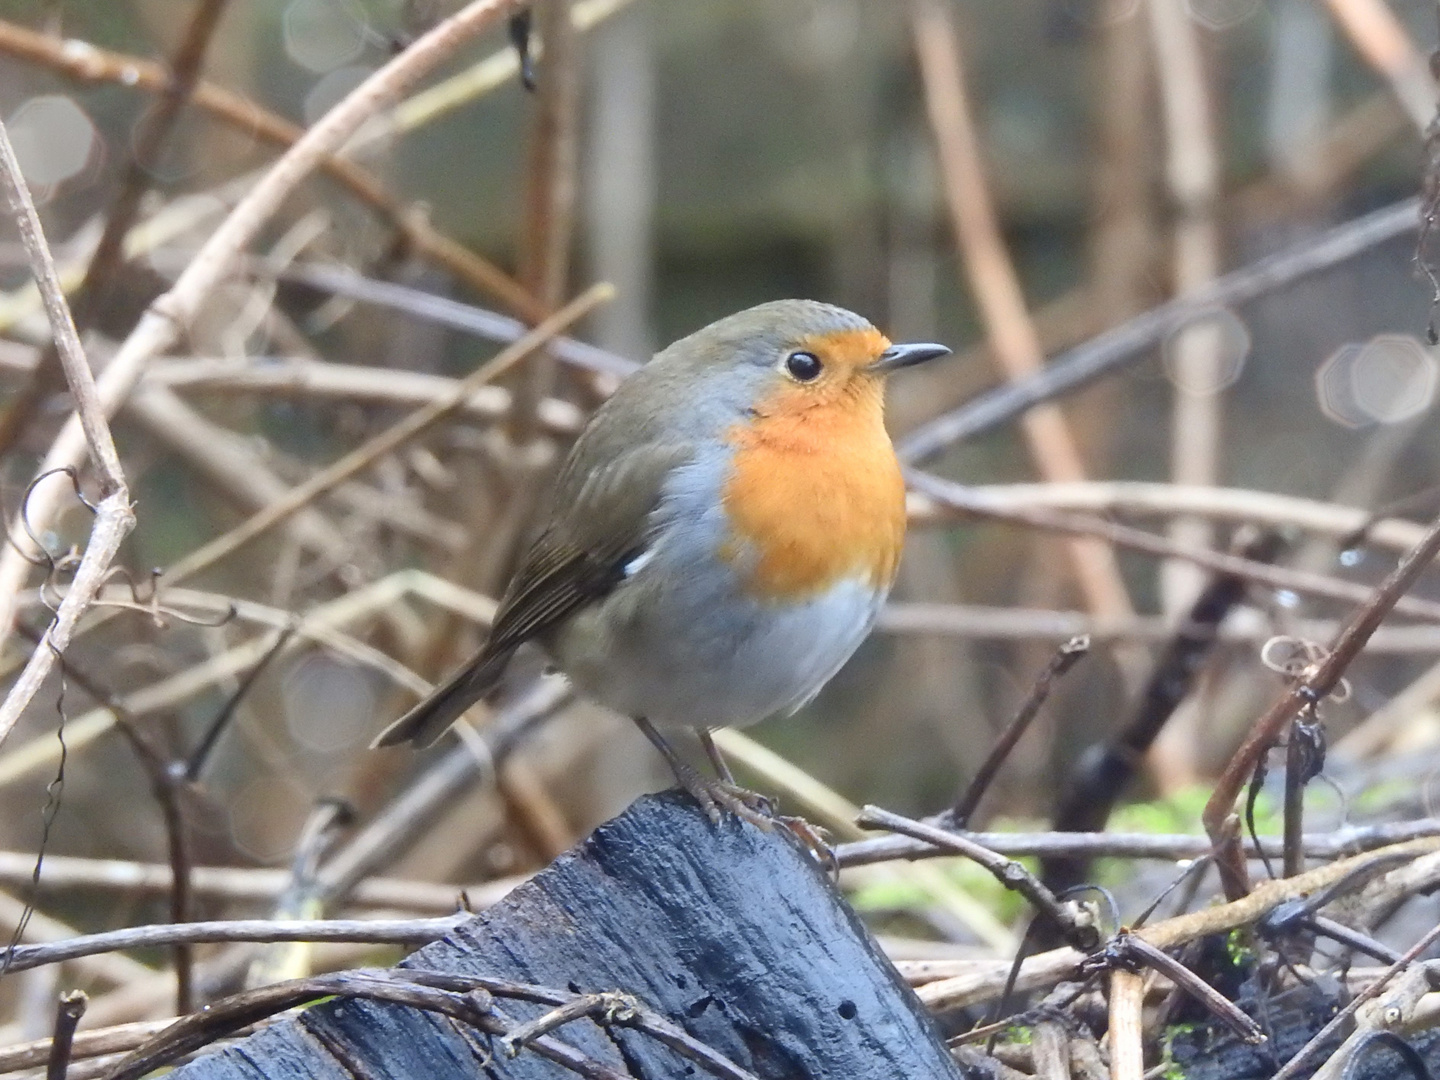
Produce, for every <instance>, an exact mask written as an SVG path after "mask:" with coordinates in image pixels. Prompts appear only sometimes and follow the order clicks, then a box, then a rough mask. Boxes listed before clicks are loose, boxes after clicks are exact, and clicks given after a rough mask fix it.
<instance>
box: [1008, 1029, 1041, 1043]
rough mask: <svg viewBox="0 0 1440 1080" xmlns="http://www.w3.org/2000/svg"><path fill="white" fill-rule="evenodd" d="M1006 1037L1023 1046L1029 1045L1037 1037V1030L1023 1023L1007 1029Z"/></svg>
mask: <svg viewBox="0 0 1440 1080" xmlns="http://www.w3.org/2000/svg"><path fill="white" fill-rule="evenodd" d="M1005 1038H1007V1039H1009V1040H1010V1041H1011V1042H1013V1043H1019V1044H1020V1045H1021V1046H1029V1045H1030V1043H1031V1042H1033V1041H1034V1039H1035V1032H1034V1031H1032V1030H1031V1029H1030V1028H1028V1027H1025V1026H1024V1025H1021V1024H1016V1025H1015V1026H1014V1027H1010V1028H1006V1029H1005Z"/></svg>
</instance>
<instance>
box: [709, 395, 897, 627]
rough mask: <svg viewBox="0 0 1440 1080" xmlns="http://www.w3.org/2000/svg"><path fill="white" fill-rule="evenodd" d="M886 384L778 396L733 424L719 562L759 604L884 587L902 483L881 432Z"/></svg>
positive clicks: (893, 554) (891, 570)
mask: <svg viewBox="0 0 1440 1080" xmlns="http://www.w3.org/2000/svg"><path fill="white" fill-rule="evenodd" d="M882 394H883V388H882V384H881V383H880V381H879V380H878V379H876V380H871V379H864V380H863V381H859V380H857V382H856V383H855V384H852V386H849V387H846V388H845V392H844V393H843V394H841V395H838V396H836V397H835V398H833V399H831V400H828V401H823V402H820V403H817V402H816V401H814V400H813V398H810V397H808V396H806V395H804V394H802V393H800V392H798V391H792V392H790V393H785V392H782V393H781V394H779V395H777V396H776V397H775V398H773V399H771V400H770V401H768V402H767V403H766V406H765V408H764V409H763V410H760V411H757V414H756V415H754V416H753V417H752V418H751V419H749V420H747V421H746V422H745V423H743V424H739V425H736V426H735V427H734V428H732V429H731V430H730V432H729V433H728V437H727V441H728V442H729V443H730V444H731V446H733V447H734V457H733V459H732V463H731V469H730V473H729V476H728V477H727V479H726V482H725V486H724V489H723V492H722V497H723V500H724V507H725V510H726V513H727V516H728V519H729V523H730V527H731V536H730V539H729V540H728V541H727V544H726V549H725V551H724V552H723V553H722V554H723V556H724V557H725V558H726V559H727V560H728V561H730V562H731V563H732V564H735V565H739V566H742V567H743V568H744V572H745V577H746V586H747V589H748V590H749V591H750V593H751V594H752V595H754V596H756V597H759V598H763V599H766V600H777V601H784V600H798V599H803V598H807V597H810V596H815V595H818V594H820V593H823V592H825V591H827V590H829V589H830V588H832V587H833V586H834V585H836V584H837V583H839V582H841V581H843V580H847V579H848V580H862V581H865V582H867V583H868V584H870V585H872V586H873V587H874V588H876V589H877V590H886V589H888V588H889V587H890V584H891V582H892V581H893V580H894V578H895V571H896V568H897V566H898V565H899V561H900V552H901V548H902V546H903V544H904V540H905V485H904V481H903V479H902V478H901V475H900V467H899V464H898V462H897V461H896V459H895V451H894V449H893V447H892V446H891V444H890V437H889V435H888V434H887V433H886V431H885V424H884V415H883V397H882Z"/></svg>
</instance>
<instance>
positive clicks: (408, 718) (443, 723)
mask: <svg viewBox="0 0 1440 1080" xmlns="http://www.w3.org/2000/svg"><path fill="white" fill-rule="evenodd" d="M513 652H514V650H513V649H506V650H504V651H503V652H498V653H493V654H491V653H483V652H482V653H481V654H480V655H479V656H477V657H475V658H474V659H473V660H471V661H470V662H469V663H468V664H466V665H465V666H464V667H462V668H461V669H460V670H459V671H457V672H456V673H455V674H454V675H452V676H450V678H448V679H446V680H445V682H443V683H442V684H441V685H440V686H438V687H436V688H435V690H433V691H432V692H431V694H430V696H429V697H427V698H426V699H425V700H424V701H422V702H420V703H419V704H418V705H416V706H415V707H414V708H413V709H411V710H410V711H409V712H407V713H406V714H405V715H404V716H402V717H400V719H399V720H396V721H395V722H394V723H393V724H391V725H390V726H389V727H387V728H386V729H385V730H384V731H382V732H381V733H380V734H379V735H378V736H376V738H375V741H374V742H372V743H371V744H370V746H371V747H372V748H374V747H378V746H398V745H399V744H400V743H407V742H408V743H412V744H413V745H414V746H415V748H416V749H417V750H420V749H423V748H424V747H427V746H429V745H430V744H431V743H433V742H434V741H435V740H436V739H438V738H440V736H441V735H443V734H445V732H446V731H448V730H449V729H450V725H451V724H453V723H455V721H456V720H459V719H460V717H461V716H462V715H463V714H464V712H465V710H466V709H468V708H470V706H471V705H474V704H475V702H477V701H479V700H480V699H481V698H483V697H484V696H485V695H486V694H488V693H490V691H491V690H493V689H494V688H495V684H496V683H498V682H499V681H500V676H501V674H503V673H504V671H505V665H506V664H508V663H509V662H510V656H511V654H512V653H513Z"/></svg>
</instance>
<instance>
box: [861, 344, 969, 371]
mask: <svg viewBox="0 0 1440 1080" xmlns="http://www.w3.org/2000/svg"><path fill="white" fill-rule="evenodd" d="M949 355H950V350H949V349H948V348H947V347H946V346H944V345H934V344H914V345H891V346H890V347H889V348H888V349H886V350H885V351H884V352H883V353H881V354H880V359H878V360H876V361H875V362H874V363H873V364H871V365H870V370H871V371H878V372H880V374H882V375H889V374H890V372H892V371H899V370H900V369H901V368H907V367H914V366H915V365H916V364H923V363H925V361H926V360H936V359H938V358H940V357H942V356H949Z"/></svg>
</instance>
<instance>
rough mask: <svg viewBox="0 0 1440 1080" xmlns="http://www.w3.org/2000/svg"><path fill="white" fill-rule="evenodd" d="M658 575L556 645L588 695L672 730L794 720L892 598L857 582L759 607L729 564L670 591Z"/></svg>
mask: <svg viewBox="0 0 1440 1080" xmlns="http://www.w3.org/2000/svg"><path fill="white" fill-rule="evenodd" d="M649 569H652V568H650V567H647V570H649ZM646 576H647V575H646V574H645V573H641V574H638V575H637V577H636V578H635V580H634V581H633V582H626V583H625V584H622V585H621V586H620V587H619V588H617V589H616V591H615V592H614V593H612V594H611V596H610V597H608V598H607V599H606V600H604V601H602V602H601V603H600V604H597V605H595V606H594V607H592V608H590V609H588V610H586V611H584V612H582V613H580V614H579V615H578V616H577V617H576V618H575V619H573V620H571V622H570V623H569V624H568V625H567V627H566V628H565V629H564V630H563V631H562V632H561V633H559V634H558V635H556V637H555V638H554V639H553V641H552V648H553V651H554V653H555V656H556V660H557V661H558V662H559V664H560V667H561V669H562V670H563V671H564V672H565V673H566V674H567V675H568V676H569V677H570V678H571V680H572V681H573V682H574V683H575V685H576V688H577V689H579V690H580V691H581V693H583V694H585V695H586V696H588V697H591V698H593V699H594V700H596V701H598V702H600V703H601V704H603V705H605V706H607V707H609V708H612V709H615V710H616V711H617V712H622V713H625V714H626V715H629V716H644V717H646V718H647V719H649V720H650V721H652V722H653V723H655V724H658V725H662V726H691V727H730V726H734V727H738V726H742V725H745V724H751V723H754V722H756V721H757V720H762V719H764V718H765V717H767V716H770V715H772V714H774V713H787V712H793V711H794V710H796V709H798V708H799V707H800V706H802V705H804V704H805V703H806V702H807V701H809V700H810V699H811V698H813V697H814V696H815V695H816V694H817V693H819V692H820V688H821V687H823V686H824V685H825V684H826V683H827V682H829V681H830V678H831V676H833V675H834V674H835V673H836V672H837V671H839V670H840V668H841V666H842V665H843V664H844V663H845V661H846V660H848V659H849V658H850V656H851V654H853V653H854V652H855V650H856V649H857V648H859V646H860V643H861V642H862V641H864V640H865V637H866V635H868V634H869V632H870V628H871V627H872V626H873V625H874V622H875V616H876V615H877V614H878V612H879V610H880V606H881V605H882V604H883V603H884V601H885V595H884V593H882V592H877V591H876V590H875V589H874V588H873V587H872V586H871V585H870V584H869V583H868V582H866V583H861V582H857V581H844V582H841V583H839V584H837V585H835V586H834V587H832V588H831V589H829V590H828V591H826V592H824V593H822V594H819V595H817V596H814V597H812V598H810V599H808V600H806V601H804V602H802V603H798V604H784V605H782V604H776V603H766V602H761V601H756V600H754V599H752V598H750V597H747V596H744V595H743V594H742V593H741V592H740V590H739V588H738V585H737V582H736V581H735V580H734V575H733V573H732V572H731V571H730V570H729V568H725V567H721V568H716V569H713V570H711V571H708V572H707V573H705V574H703V575H695V574H691V575H688V576H687V577H686V578H684V579H682V580H680V581H679V582H678V583H677V584H675V585H673V586H672V587H669V588H661V587H657V586H656V585H655V584H654V582H646V581H645V580H644V579H645V578H646ZM700 577H706V578H711V579H712V580H708V581H704V580H697V578H700Z"/></svg>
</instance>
